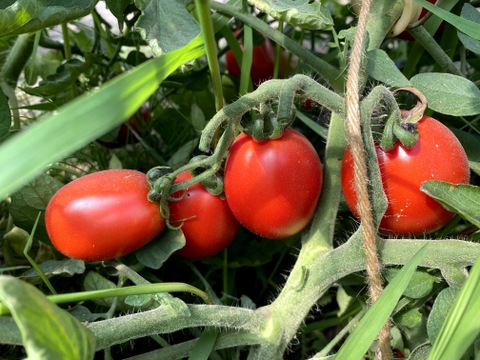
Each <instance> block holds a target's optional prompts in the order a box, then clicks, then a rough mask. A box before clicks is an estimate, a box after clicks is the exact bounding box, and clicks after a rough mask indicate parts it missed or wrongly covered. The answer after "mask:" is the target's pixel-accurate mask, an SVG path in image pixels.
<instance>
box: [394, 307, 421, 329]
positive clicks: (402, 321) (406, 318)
mask: <svg viewBox="0 0 480 360" xmlns="http://www.w3.org/2000/svg"><path fill="white" fill-rule="evenodd" d="M394 321H395V324H396V325H398V326H402V327H407V328H409V329H415V328H417V327H418V326H420V324H421V323H422V314H421V313H420V311H419V309H418V308H413V309H409V310H406V311H402V312H400V313H399V314H397V315H395V318H394Z"/></svg>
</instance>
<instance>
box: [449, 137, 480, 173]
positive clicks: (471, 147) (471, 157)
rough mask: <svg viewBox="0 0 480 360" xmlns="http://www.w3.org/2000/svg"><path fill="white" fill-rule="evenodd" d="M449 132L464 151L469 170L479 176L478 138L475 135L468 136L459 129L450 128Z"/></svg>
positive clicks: (479, 139)
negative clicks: (450, 131) (451, 132)
mask: <svg viewBox="0 0 480 360" xmlns="http://www.w3.org/2000/svg"><path fill="white" fill-rule="evenodd" d="M450 130H452V131H453V133H454V134H455V136H456V137H457V138H458V140H459V141H460V143H461V144H462V147H463V148H464V149H465V152H466V153H467V158H468V165H469V166H470V169H471V170H472V171H474V172H475V173H477V174H479V175H480V151H479V149H478V142H479V141H480V138H479V137H478V136H477V135H472V134H469V133H467V132H465V131H462V130H460V129H455V128H452V129H450Z"/></svg>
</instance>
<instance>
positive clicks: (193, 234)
mask: <svg viewBox="0 0 480 360" xmlns="http://www.w3.org/2000/svg"><path fill="white" fill-rule="evenodd" d="M191 178H192V177H191V175H190V172H189V171H185V172H183V173H181V174H179V175H178V176H177V178H176V179H175V183H179V182H182V181H186V180H188V179H191ZM172 196H173V197H176V198H180V199H181V200H179V201H170V203H169V206H170V222H171V224H172V225H173V226H181V229H182V231H183V234H184V235H185V240H186V244H185V246H184V247H183V248H181V249H180V250H178V251H177V252H176V253H175V254H176V255H178V256H179V257H181V258H184V259H190V260H198V259H204V258H207V257H210V256H212V255H215V254H217V253H219V252H220V251H222V250H223V249H225V248H226V247H227V246H228V245H229V244H230V243H231V242H232V241H233V239H234V238H235V235H236V234H237V232H238V229H239V227H240V224H239V223H238V221H237V219H235V217H234V216H233V214H232V212H231V211H230V208H229V207H228V204H227V202H226V201H225V200H224V199H222V198H220V197H219V196H216V195H212V194H211V193H209V192H208V191H207V190H206V189H205V188H204V187H203V186H202V185H201V184H195V185H191V186H189V187H188V188H187V189H185V190H180V191H178V192H176V193H174V194H172Z"/></svg>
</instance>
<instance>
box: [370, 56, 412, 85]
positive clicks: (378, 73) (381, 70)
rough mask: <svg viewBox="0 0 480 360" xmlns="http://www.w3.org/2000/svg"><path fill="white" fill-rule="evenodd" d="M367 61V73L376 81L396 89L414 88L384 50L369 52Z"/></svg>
mask: <svg viewBox="0 0 480 360" xmlns="http://www.w3.org/2000/svg"><path fill="white" fill-rule="evenodd" d="M367 59H368V62H367V73H368V75H370V76H371V77H372V78H374V79H375V80H378V81H381V82H382V83H384V84H386V85H388V86H394V87H408V86H412V84H411V83H410V81H408V79H407V78H406V77H405V75H403V74H402V72H401V71H400V70H399V69H398V68H397V65H395V63H394V62H393V60H392V59H391V58H390V57H389V56H388V54H387V53H386V52H385V51H384V50H380V49H376V50H372V51H369V52H368V53H367Z"/></svg>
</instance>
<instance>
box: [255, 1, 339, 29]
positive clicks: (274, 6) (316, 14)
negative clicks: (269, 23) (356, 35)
mask: <svg viewBox="0 0 480 360" xmlns="http://www.w3.org/2000/svg"><path fill="white" fill-rule="evenodd" d="M248 3H249V4H250V5H253V6H255V7H256V8H258V9H259V10H261V11H263V12H265V13H267V14H268V15H270V16H272V17H273V18H274V19H276V20H279V21H285V22H287V23H289V24H292V25H295V26H299V27H301V28H303V29H309V30H322V29H329V28H331V27H332V26H333V19H332V15H331V14H330V11H329V10H328V9H327V8H326V7H324V6H322V4H321V3H320V2H311V1H309V0H280V1H278V0H277V1H274V0H248Z"/></svg>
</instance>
